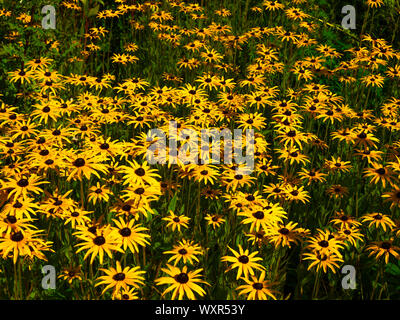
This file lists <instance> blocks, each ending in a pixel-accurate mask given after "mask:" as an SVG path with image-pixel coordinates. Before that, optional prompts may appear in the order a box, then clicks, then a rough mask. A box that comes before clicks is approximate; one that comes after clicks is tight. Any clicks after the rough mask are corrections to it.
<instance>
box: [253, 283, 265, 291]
mask: <svg viewBox="0 0 400 320" xmlns="http://www.w3.org/2000/svg"><path fill="white" fill-rule="evenodd" d="M253 288H254V289H256V290H262V289H263V288H264V286H263V284H262V283H260V282H256V283H253Z"/></svg>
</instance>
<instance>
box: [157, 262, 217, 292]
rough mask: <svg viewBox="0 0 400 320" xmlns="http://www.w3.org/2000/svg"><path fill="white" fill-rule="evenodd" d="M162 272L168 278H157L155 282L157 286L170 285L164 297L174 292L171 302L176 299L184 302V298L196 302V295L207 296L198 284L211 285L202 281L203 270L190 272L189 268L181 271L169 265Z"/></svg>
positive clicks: (185, 267)
mask: <svg viewBox="0 0 400 320" xmlns="http://www.w3.org/2000/svg"><path fill="white" fill-rule="evenodd" d="M161 270H162V271H163V272H165V273H166V274H167V276H165V277H160V278H157V279H156V280H155V281H156V284H157V285H165V284H166V285H168V288H167V289H165V290H164V291H163V293H162V296H165V295H166V294H167V293H168V292H171V291H172V296H171V300H175V298H178V300H182V299H183V298H184V296H186V297H187V298H188V299H190V300H195V299H196V297H195V293H196V294H198V295H199V296H201V297H202V296H204V295H205V294H206V292H205V291H204V289H203V288H202V287H200V286H199V285H198V283H203V284H206V285H209V284H208V283H207V282H206V281H204V280H202V279H200V276H201V275H200V273H201V272H202V271H203V269H197V270H194V271H189V272H188V270H187V266H184V267H183V268H182V269H180V268H178V267H174V266H171V265H169V264H167V268H161Z"/></svg>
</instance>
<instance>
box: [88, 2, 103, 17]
mask: <svg viewBox="0 0 400 320" xmlns="http://www.w3.org/2000/svg"><path fill="white" fill-rule="evenodd" d="M99 9H100V6H99V5H97V6H96V7H94V8H91V9H90V10H89V13H88V15H87V16H88V17H92V16H95V15H96V14H97V12H99Z"/></svg>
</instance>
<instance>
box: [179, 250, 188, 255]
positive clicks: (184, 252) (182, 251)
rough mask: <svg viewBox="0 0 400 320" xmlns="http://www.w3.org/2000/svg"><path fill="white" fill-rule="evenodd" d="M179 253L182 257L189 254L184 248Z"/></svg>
mask: <svg viewBox="0 0 400 320" xmlns="http://www.w3.org/2000/svg"><path fill="white" fill-rule="evenodd" d="M178 253H179V254H181V255H185V254H186V253H187V250H186V249H184V248H182V249H180V250H179V251H178Z"/></svg>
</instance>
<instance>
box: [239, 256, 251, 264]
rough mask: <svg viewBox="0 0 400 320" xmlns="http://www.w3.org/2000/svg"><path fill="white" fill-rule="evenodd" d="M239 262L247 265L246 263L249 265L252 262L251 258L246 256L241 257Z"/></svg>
mask: <svg viewBox="0 0 400 320" xmlns="http://www.w3.org/2000/svg"><path fill="white" fill-rule="evenodd" d="M238 260H239V262H240V263H243V264H246V263H248V262H249V261H250V260H249V257H248V256H245V255H243V256H240V257H239V258H238Z"/></svg>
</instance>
